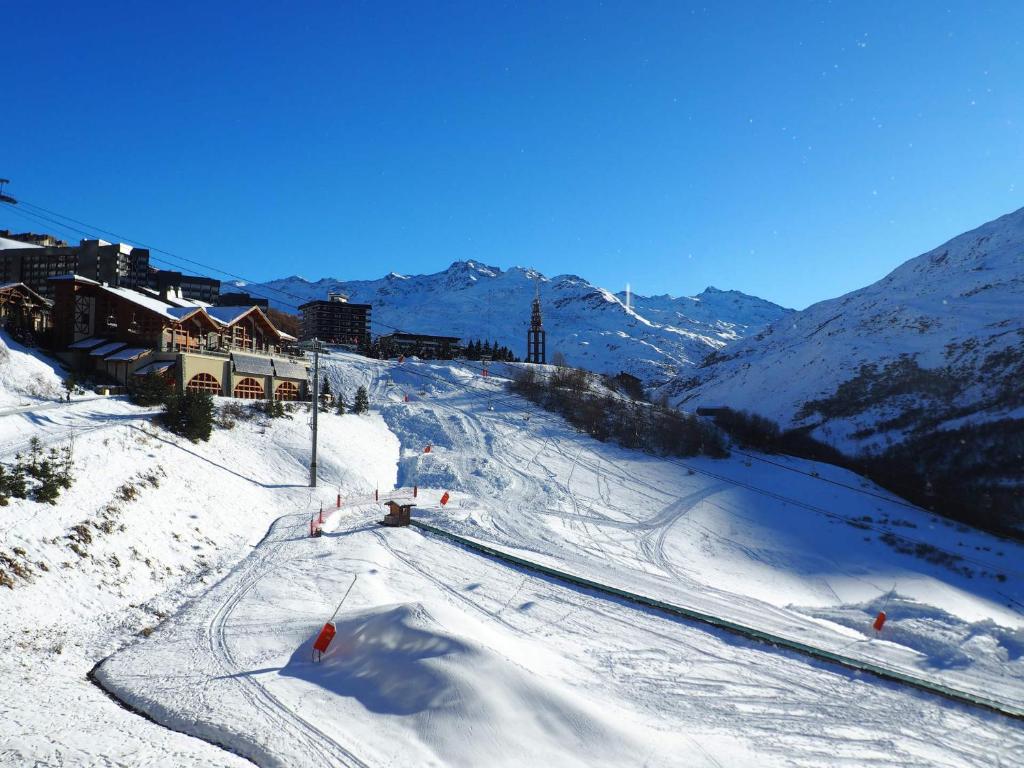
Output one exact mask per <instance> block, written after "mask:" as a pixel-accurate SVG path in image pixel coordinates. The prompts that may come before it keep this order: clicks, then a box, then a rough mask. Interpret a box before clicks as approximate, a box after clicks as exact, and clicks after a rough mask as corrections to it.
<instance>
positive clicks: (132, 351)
mask: <svg viewBox="0 0 1024 768" xmlns="http://www.w3.org/2000/svg"><path fill="white" fill-rule="evenodd" d="M151 351H152V350H151V349H150V348H149V347H128V348H127V349H122V350H121V351H120V352H116V353H114V354H113V355H109V356H108V357H107V358H106V359H107V360H109V361H110V362H121V361H129V360H138V359H139V358H140V357H142V356H143V355H145V354H146V353H147V352H151ZM93 354H96V353H95V352H94V353H93Z"/></svg>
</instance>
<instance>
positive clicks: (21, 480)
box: [7, 453, 28, 499]
mask: <svg viewBox="0 0 1024 768" xmlns="http://www.w3.org/2000/svg"><path fill="white" fill-rule="evenodd" d="M25 475H26V467H25V462H24V460H23V459H22V458H21V454H20V453H19V454H16V455H15V457H14V469H13V470H12V471H11V473H10V474H9V475H8V476H7V492H8V493H9V494H10V495H11V496H12V497H14V498H15V499H27V498H28V482H27V480H26V479H25Z"/></svg>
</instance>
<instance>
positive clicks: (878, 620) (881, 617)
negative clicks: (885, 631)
mask: <svg viewBox="0 0 1024 768" xmlns="http://www.w3.org/2000/svg"><path fill="white" fill-rule="evenodd" d="M871 626H872V627H874V628H875V632H881V631H882V627H884V626H885V611H879V612H878V616H876V617H875V623H874V624H872V625H871Z"/></svg>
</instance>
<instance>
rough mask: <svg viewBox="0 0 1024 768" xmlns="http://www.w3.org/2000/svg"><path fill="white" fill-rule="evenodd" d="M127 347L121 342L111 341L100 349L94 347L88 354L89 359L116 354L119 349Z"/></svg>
mask: <svg viewBox="0 0 1024 768" xmlns="http://www.w3.org/2000/svg"><path fill="white" fill-rule="evenodd" d="M124 346H127V345H126V344H125V343H124V342H123V341H111V342H108V343H106V344H104V345H103V346H101V347H96V349H94V350H93V351H92V352H90V353H89V357H106V356H107V355H109V354H110V353H111V352H116V351H117V350H119V349H120V348H121V347H124Z"/></svg>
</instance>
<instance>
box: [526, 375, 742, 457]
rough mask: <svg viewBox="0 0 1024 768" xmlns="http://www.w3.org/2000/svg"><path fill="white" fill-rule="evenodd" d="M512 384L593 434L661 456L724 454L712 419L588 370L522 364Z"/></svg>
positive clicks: (596, 436)
mask: <svg viewBox="0 0 1024 768" xmlns="http://www.w3.org/2000/svg"><path fill="white" fill-rule="evenodd" d="M512 389H513V391H515V392H518V393H519V394H521V395H523V396H524V397H525V398H526V399H528V400H530V401H531V402H533V403H536V404H537V405H539V406H541V407H542V408H544V409H545V410H549V411H553V412H555V413H557V414H559V415H561V416H562V417H563V418H564V419H565V420H566V421H568V422H569V423H570V424H572V425H573V426H574V427H576V428H577V429H579V430H580V431H581V432H585V433H587V434H588V435H590V436H591V437H594V438H596V439H598V440H602V441H608V440H612V441H615V442H617V443H619V444H620V445H623V446H625V447H627V448H637V449H641V450H645V451H651V452H653V453H658V454H661V455H665V456H698V455H705V456H713V457H725V456H728V455H729V453H728V451H727V450H726V449H725V441H724V439H723V437H722V434H721V432H719V430H718V429H716V428H715V427H714V426H713V425H711V424H709V423H707V422H706V421H704V420H702V419H698V418H696V417H694V416H690V415H688V414H685V413H681V412H680V411H677V410H675V409H674V408H669V407H667V406H665V405H658V404H654V403H649V402H646V401H644V400H639V399H633V398H630V397H624V396H622V395H618V394H615V393H613V392H610V391H608V390H607V389H602V388H600V387H598V378H597V377H596V376H595V375H594V374H592V373H590V372H589V371H584V370H581V369H579V368H569V367H564V366H559V367H556V368H555V369H554V370H553V371H551V372H550V373H547V372H545V371H544V370H543V369H538V368H536V367H534V366H527V367H525V368H523V369H522V371H520V373H519V375H518V376H517V377H516V379H515V380H514V381H513V382H512Z"/></svg>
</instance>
